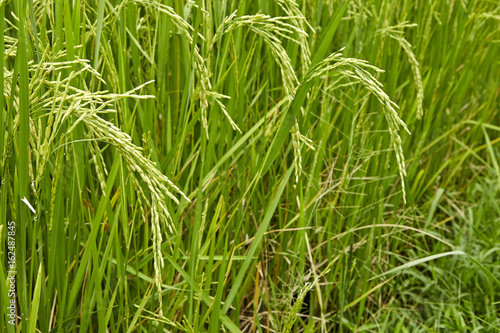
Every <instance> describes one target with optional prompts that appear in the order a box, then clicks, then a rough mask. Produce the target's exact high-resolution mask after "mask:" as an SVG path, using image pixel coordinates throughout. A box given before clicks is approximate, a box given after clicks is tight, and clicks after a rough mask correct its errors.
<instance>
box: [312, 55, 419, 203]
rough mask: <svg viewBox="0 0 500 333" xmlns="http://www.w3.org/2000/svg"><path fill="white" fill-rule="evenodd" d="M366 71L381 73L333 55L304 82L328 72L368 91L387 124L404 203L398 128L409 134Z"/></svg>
mask: <svg viewBox="0 0 500 333" xmlns="http://www.w3.org/2000/svg"><path fill="white" fill-rule="evenodd" d="M367 69H371V70H374V71H375V72H379V73H380V72H383V71H382V70H381V69H379V68H377V67H375V66H372V65H370V64H368V62H367V61H364V60H359V59H354V58H343V57H342V53H340V52H337V53H333V54H332V55H330V56H329V57H327V58H326V59H325V60H323V61H322V62H320V63H319V64H318V65H317V66H315V67H314V68H312V69H311V70H310V71H309V73H308V75H307V76H306V81H309V80H313V79H315V78H318V77H321V76H324V75H326V74H328V73H329V72H333V73H337V74H340V75H341V76H342V77H344V78H351V79H353V80H354V82H357V83H360V84H362V85H363V86H364V87H365V88H366V89H368V91H370V92H371V93H372V94H373V95H374V96H375V97H376V98H377V100H378V101H379V102H380V104H381V105H382V107H383V108H382V110H383V111H384V116H385V118H386V121H387V124H388V125H389V133H390V136H391V142H392V146H393V149H394V152H395V155H396V161H397V164H398V169H399V175H400V179H401V187H402V192H403V200H404V201H405V202H406V191H405V183H404V177H405V176H406V166H405V159H404V154H403V147H402V142H401V137H400V136H399V128H400V127H403V129H404V130H405V131H406V132H408V133H409V134H410V131H409V130H408V128H407V127H406V124H405V123H404V122H403V121H402V120H401V118H399V115H398V113H397V111H396V110H395V109H397V108H399V107H398V106H397V104H396V103H394V102H393V101H392V100H391V99H390V97H389V96H388V95H387V94H386V93H385V92H384V91H383V90H382V84H381V83H380V82H379V81H378V80H377V79H376V78H375V77H374V76H373V75H372V74H371V73H370V72H368V70H367Z"/></svg>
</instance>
